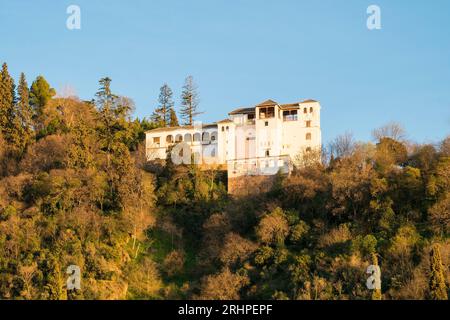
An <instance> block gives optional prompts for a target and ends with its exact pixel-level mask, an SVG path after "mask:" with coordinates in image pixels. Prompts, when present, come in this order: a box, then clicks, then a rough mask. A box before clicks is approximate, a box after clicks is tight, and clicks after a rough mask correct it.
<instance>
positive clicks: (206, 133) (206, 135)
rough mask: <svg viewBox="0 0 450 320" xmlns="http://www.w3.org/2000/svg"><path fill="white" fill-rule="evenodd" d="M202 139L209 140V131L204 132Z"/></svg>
mask: <svg viewBox="0 0 450 320" xmlns="http://www.w3.org/2000/svg"><path fill="white" fill-rule="evenodd" d="M202 141H203V142H209V133H208V132H203V136H202Z"/></svg>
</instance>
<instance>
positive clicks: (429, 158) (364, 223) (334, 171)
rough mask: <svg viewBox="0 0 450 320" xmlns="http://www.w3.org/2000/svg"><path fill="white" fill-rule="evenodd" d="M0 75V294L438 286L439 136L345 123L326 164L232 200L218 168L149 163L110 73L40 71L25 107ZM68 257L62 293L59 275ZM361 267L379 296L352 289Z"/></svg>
mask: <svg viewBox="0 0 450 320" xmlns="http://www.w3.org/2000/svg"><path fill="white" fill-rule="evenodd" d="M0 75H1V80H2V83H1V87H0V90H2V91H0V94H1V99H0V103H1V106H2V109H1V110H0V111H1V112H0V113H1V115H2V116H5V118H1V119H3V120H2V121H3V122H1V127H0V160H1V162H0V164H1V169H2V170H1V175H0V298H3V299H75V298H76V299H126V298H129V299H164V298H171V299H179V298H187V299H197V298H198V299H342V300H349V299H355V300H356V299H380V298H383V299H447V298H448V286H447V285H448V281H449V276H448V272H446V270H448V267H449V258H450V255H449V253H450V243H449V241H448V235H449V229H450V226H449V216H448V213H449V211H450V203H449V199H450V196H449V193H450V174H449V173H450V158H449V155H450V154H449V152H448V150H449V148H448V145H449V141H448V140H449V138H447V139H445V140H444V141H442V142H441V143H439V144H436V145H430V144H426V145H419V144H417V145H411V144H408V145H407V144H406V143H405V142H404V141H402V140H401V139H400V137H401V135H399V134H398V132H397V131H396V130H393V129H392V130H391V129H389V130H382V134H380V135H378V139H377V141H375V142H369V143H361V142H359V143H357V142H355V141H354V139H353V138H352V137H351V135H350V134H346V135H344V136H341V137H339V138H337V139H336V140H335V141H334V144H333V145H332V150H331V151H332V153H333V154H334V156H333V158H332V159H330V161H320V160H319V159H320V157H314V159H311V160H308V161H303V162H302V163H300V165H298V166H297V167H295V169H294V170H293V172H292V173H291V174H290V176H288V177H283V176H281V175H279V176H277V177H276V179H275V180H276V186H275V188H273V189H272V190H271V191H270V192H268V193H262V194H258V195H252V196H248V195H247V196H243V197H231V196H229V195H228V194H227V192H226V187H225V186H226V175H225V174H224V172H221V171H216V170H203V168H199V167H196V166H195V165H181V166H175V165H174V164H173V163H171V162H170V161H168V162H167V163H166V164H159V163H158V164H155V165H154V166H150V165H148V164H147V163H146V161H145V154H144V152H145V150H144V148H145V147H144V145H143V143H142V142H143V138H144V135H143V132H144V131H145V130H148V129H151V128H154V127H156V126H158V125H160V124H156V123H154V122H149V121H147V120H145V119H142V120H139V119H136V120H132V119H131V116H130V115H131V112H132V110H133V102H132V101H131V100H130V99H129V98H126V97H122V96H120V95H118V94H115V93H114V91H113V90H112V88H111V79H109V78H103V79H101V80H100V81H99V87H100V88H99V90H98V93H97V95H96V96H95V100H93V101H81V100H79V99H78V98H76V97H70V98H68V97H66V98H63V97H52V94H51V89H50V88H51V87H50V85H48V83H47V85H45V82H44V80H42V79H43V78H42V79H41V80H39V81H37V82H36V81H35V89H34V90H33V91H34V99H35V100H34V102H33V103H31V92H30V93H29V95H28V88H27V84H26V79H25V76H24V75H21V77H20V80H19V83H18V86H17V93H16V96H17V99H16V98H14V97H15V94H14V93H12V92H11V88H12V87H14V86H13V84H14V81H13V80H12V79H11V78H10V76H9V73H8V71H7V68H6V66H5V67H4V69H3V72H2V73H0ZM4 79H6V82H4V81H3V80H4ZM39 83H40V85H39ZM43 87H45V88H47V89H43V90H40V89H39V88H43ZM5 88H6V89H5ZM39 92H41V93H39ZM42 92H47V93H46V94H45V93H42ZM38 93H39V94H38ZM38 96H40V97H41V98H42V101H44V102H42V104H41V103H40V102H39V101H40V99H36V97H38ZM28 97H29V98H28ZM44 97H47V99H44ZM5 101H6V102H5ZM27 101H28V102H27ZM13 102H14V103H13ZM31 106H33V108H34V107H36V106H39V112H40V116H39V121H38V124H37V125H38V126H39V134H38V136H37V137H36V139H34V136H35V134H34V130H33V129H34V125H33V124H32V123H31V122H32V121H31V119H32V114H33V113H34V110H35V109H32V107H31ZM172 111H173V109H172ZM169 116H170V113H169ZM172 116H173V117H172V119H171V120H170V123H169V124H170V125H175V123H176V121H175V120H176V119H175V117H174V116H175V113H174V112H173V113H172ZM8 117H10V119H13V120H14V121H12V122H5V121H6V120H5V119H8ZM34 119H36V118H34ZM169 119H170V118H169ZM19 132H20V133H19ZM17 136H19V137H20V139H12V138H13V137H17ZM325 158H326V157H325ZM322 159H323V158H322ZM433 244H437V245H439V248H438V247H437V246H434V245H433ZM72 264H75V265H77V266H79V267H80V269H81V272H82V290H81V291H80V292H77V293H76V294H75V293H73V292H68V291H67V289H66V287H65V281H66V279H67V278H66V276H67V275H66V274H65V271H66V269H67V267H68V266H69V265H72ZM371 264H379V266H380V268H381V275H382V284H383V291H382V292H381V291H380V290H376V291H370V290H368V289H367V287H366V281H367V277H368V276H367V274H366V270H367V267H368V266H369V265H371Z"/></svg>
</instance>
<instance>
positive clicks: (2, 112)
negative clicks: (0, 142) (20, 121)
mask: <svg viewBox="0 0 450 320" xmlns="http://www.w3.org/2000/svg"><path fill="white" fill-rule="evenodd" d="M15 100H16V98H15V85H14V79H13V78H12V77H11V75H10V74H9V72H8V65H7V64H6V63H4V64H3V65H2V70H1V72H0V130H1V132H2V134H3V137H4V139H5V140H6V141H7V142H11V140H12V138H13V131H14V129H13V124H14V115H15V114H14V104H15Z"/></svg>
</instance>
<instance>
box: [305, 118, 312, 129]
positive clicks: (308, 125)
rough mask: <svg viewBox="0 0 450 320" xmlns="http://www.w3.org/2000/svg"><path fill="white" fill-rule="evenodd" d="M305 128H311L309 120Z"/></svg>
mask: <svg viewBox="0 0 450 320" xmlns="http://www.w3.org/2000/svg"><path fill="white" fill-rule="evenodd" d="M306 127H307V128H310V127H311V121H310V120H308V121H306Z"/></svg>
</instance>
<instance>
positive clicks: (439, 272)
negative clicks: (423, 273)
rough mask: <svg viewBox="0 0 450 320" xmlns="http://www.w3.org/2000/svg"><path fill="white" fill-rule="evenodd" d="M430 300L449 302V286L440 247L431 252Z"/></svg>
mask: <svg viewBox="0 0 450 320" xmlns="http://www.w3.org/2000/svg"><path fill="white" fill-rule="evenodd" d="M429 285H430V298H431V299H432V300H447V299H448V296H447V286H446V284H445V277H444V267H443V266H442V260H441V252H440V250H439V247H438V245H437V244H436V245H434V246H433V247H432V248H431V252H430V280H429Z"/></svg>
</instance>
